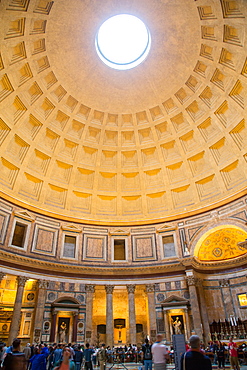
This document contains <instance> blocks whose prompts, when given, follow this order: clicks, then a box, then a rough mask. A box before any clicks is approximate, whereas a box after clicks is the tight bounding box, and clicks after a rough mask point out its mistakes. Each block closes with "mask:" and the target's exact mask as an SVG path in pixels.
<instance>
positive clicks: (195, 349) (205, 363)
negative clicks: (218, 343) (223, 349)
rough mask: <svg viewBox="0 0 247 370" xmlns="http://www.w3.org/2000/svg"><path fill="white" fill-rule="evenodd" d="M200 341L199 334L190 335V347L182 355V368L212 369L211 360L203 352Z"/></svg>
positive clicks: (195, 369)
mask: <svg viewBox="0 0 247 370" xmlns="http://www.w3.org/2000/svg"><path fill="white" fill-rule="evenodd" d="M200 342H201V341H200V338H199V337H198V335H192V336H191V337H190V339H189V343H190V349H189V350H188V351H187V352H184V353H183V354H182V356H181V361H180V369H181V370H198V369H200V370H212V364H211V360H210V358H209V357H208V356H205V355H204V353H202V350H201V348H200Z"/></svg>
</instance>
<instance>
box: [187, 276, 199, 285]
mask: <svg viewBox="0 0 247 370" xmlns="http://www.w3.org/2000/svg"><path fill="white" fill-rule="evenodd" d="M196 280H197V278H196V277H195V276H194V275H189V276H186V281H187V284H188V286H192V285H196Z"/></svg>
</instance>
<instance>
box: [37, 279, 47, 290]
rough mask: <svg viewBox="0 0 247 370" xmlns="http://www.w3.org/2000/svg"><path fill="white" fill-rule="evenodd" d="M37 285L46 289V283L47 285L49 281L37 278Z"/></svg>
mask: <svg viewBox="0 0 247 370" xmlns="http://www.w3.org/2000/svg"><path fill="white" fill-rule="evenodd" d="M37 285H38V288H39V289H47V288H48V285H49V281H47V280H43V279H39V280H37Z"/></svg>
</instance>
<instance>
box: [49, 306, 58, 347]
mask: <svg viewBox="0 0 247 370" xmlns="http://www.w3.org/2000/svg"><path fill="white" fill-rule="evenodd" d="M56 323H57V312H56V311H53V312H52V319H51V334H50V342H51V343H54V342H55V335H56Z"/></svg>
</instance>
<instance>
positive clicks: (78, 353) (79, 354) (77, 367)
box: [73, 346, 83, 370]
mask: <svg viewBox="0 0 247 370" xmlns="http://www.w3.org/2000/svg"><path fill="white" fill-rule="evenodd" d="M73 357H74V363H75V370H80V369H81V364H82V359H83V352H82V351H80V350H79V348H78V347H77V346H75V348H74V356H73Z"/></svg>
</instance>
